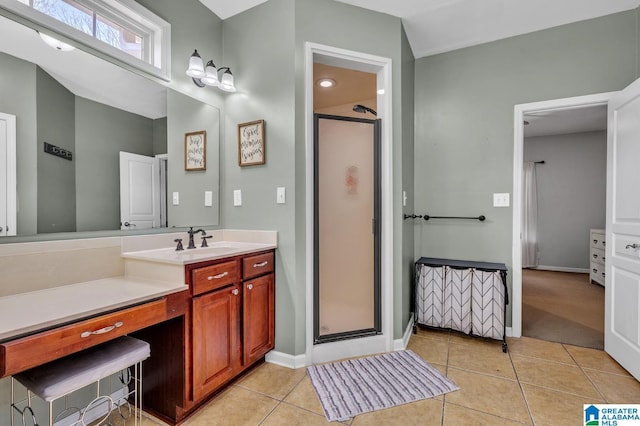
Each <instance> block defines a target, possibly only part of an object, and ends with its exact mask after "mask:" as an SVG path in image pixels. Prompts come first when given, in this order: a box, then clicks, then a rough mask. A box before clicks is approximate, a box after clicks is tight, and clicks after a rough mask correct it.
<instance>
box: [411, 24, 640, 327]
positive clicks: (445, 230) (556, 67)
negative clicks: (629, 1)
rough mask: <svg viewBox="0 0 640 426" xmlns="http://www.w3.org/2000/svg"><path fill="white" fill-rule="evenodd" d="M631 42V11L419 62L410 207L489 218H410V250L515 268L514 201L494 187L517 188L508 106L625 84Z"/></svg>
mask: <svg viewBox="0 0 640 426" xmlns="http://www.w3.org/2000/svg"><path fill="white" fill-rule="evenodd" d="M636 49H637V35H636V11H629V12H624V13H618V14H614V15H609V16H605V17H601V18H598V19H593V20H589V21H584V22H578V23H573V24H569V25H563V26H560V27H556V28H551V29H548V30H544V31H539V32H535V33H531V34H526V35H522V36H518V37H513V38H509V39H505V40H500V41H496V42H493V43H488V44H484V45H480V46H476V47H470V48H467V49H461V50H457V51H453V52H450V53H444V54H440V55H436V56H431V57H426V58H422V59H419V60H417V61H416V77H415V78H416V82H415V88H416V90H415V96H416V111H415V113H416V126H415V140H416V144H415V191H416V195H415V197H416V201H415V211H416V212H417V213H420V214H424V213H428V214H431V215H436V214H437V215H453V216H477V215H480V214H484V215H486V216H487V221H486V222H484V223H480V222H467V221H465V222H457V221H443V220H440V221H430V222H427V223H425V222H422V223H419V224H416V227H415V255H416V257H419V256H434V257H443V258H457V259H469V260H484V261H493V262H504V263H506V265H507V267H509V268H511V260H512V259H511V245H512V242H511V239H512V230H511V228H512V209H511V208H494V207H492V201H493V198H492V193H494V192H508V193H512V191H513V108H514V105H516V104H522V103H527V102H533V101H540V100H547V99H556V98H564V97H571V96H579V95H587V94H592V93H600V92H608V91H615V90H619V89H622V88H623V87H625V86H626V85H628V84H629V83H631V82H632V81H633V80H634V78H635V77H636ZM509 277H511V275H509ZM509 282H510V278H509ZM509 286H510V284H509ZM510 316H511V314H510V310H509V313H508V319H509V320H510Z"/></svg>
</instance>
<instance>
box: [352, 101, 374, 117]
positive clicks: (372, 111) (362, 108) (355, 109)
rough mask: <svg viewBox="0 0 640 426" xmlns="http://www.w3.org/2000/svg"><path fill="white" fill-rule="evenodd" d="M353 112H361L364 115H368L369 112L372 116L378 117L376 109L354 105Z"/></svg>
mask: <svg viewBox="0 0 640 426" xmlns="http://www.w3.org/2000/svg"><path fill="white" fill-rule="evenodd" d="M353 110H354V111H355V112H361V113H363V114H366V113H367V112H370V113H371V114H373V115H375V116H376V117H377V116H378V113H377V112H376V111H375V110H374V109H371V108H369V107H366V106H364V105H360V104H356V105H354V106H353Z"/></svg>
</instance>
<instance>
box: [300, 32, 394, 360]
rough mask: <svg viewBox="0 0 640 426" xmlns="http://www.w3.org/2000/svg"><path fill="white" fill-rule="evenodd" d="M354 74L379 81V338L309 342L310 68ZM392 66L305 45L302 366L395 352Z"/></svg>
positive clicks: (311, 217) (367, 57) (311, 233)
mask: <svg viewBox="0 0 640 426" xmlns="http://www.w3.org/2000/svg"><path fill="white" fill-rule="evenodd" d="M314 60H319V61H320V62H322V63H324V64H326V65H332V66H338V67H342V68H349V69H355V70H358V71H364V72H370V73H374V74H376V75H377V90H378V95H377V112H378V115H377V118H379V119H381V120H382V126H381V134H380V136H381V137H380V157H381V159H380V203H381V209H380V222H381V223H380V231H381V232H380V242H381V253H380V307H381V333H380V334H378V335H376V336H369V337H361V338H358V339H354V340H346V341H340V342H331V343H323V344H320V345H314V342H313V316H314V312H313V310H314V309H313V306H314V298H313V297H314V296H313V283H314V268H313V264H314V256H315V253H314V244H315V242H314V209H315V206H314V161H315V159H314V154H313V127H314V124H313V123H314V119H313V84H314V82H313V63H314ZM391 68H392V61H391V59H390V58H385V57H381V56H375V55H369V54H366V53H360V52H355V51H351V50H346V49H340V48H336V47H332V46H326V45H322V44H317V43H311V42H306V43H305V142H306V143H305V152H306V164H305V192H306V194H305V212H306V213H305V220H306V232H305V235H306V245H305V254H306V255H305V263H306V265H307V266H306V268H305V269H306V280H305V281H306V286H305V290H306V294H305V299H306V303H305V310H306V312H305V323H306V324H305V336H306V337H305V342H306V345H305V346H306V352H305V364H306V365H311V364H315V363H320V362H328V361H334V360H337V359H341V358H346V357H352V356H361V355H370V354H374V353H380V352H388V351H391V350H393V149H392V148H393V146H392V139H393V137H392V129H393V117H392V99H393V96H392V84H391V83H392V79H391V72H392V70H391Z"/></svg>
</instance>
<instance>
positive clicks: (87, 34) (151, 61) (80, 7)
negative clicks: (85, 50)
mask: <svg viewBox="0 0 640 426" xmlns="http://www.w3.org/2000/svg"><path fill="white" fill-rule="evenodd" d="M7 3H13V4H14V7H13V8H11V9H12V11H13V12H16V13H18V14H19V15H22V16H25V17H28V18H29V19H30V20H34V21H35V22H37V23H38V24H42V25H43V26H45V27H47V28H51V29H53V30H56V31H57V32H60V33H61V34H63V35H64V36H66V37H69V38H70V39H73V40H77V41H80V42H81V43H84V44H87V45H89V46H90V47H92V48H95V49H97V50H100V51H102V52H104V53H107V54H109V55H110V56H113V57H115V58H116V59H119V60H122V61H124V62H127V63H129V64H131V65H133V66H136V67H137V68H141V69H143V70H145V71H149V72H151V73H152V74H154V75H156V76H159V77H162V78H164V79H167V80H168V79H169V78H170V71H169V64H170V60H169V56H170V28H171V27H170V25H169V23H167V22H165V21H164V20H162V19H161V18H160V17H158V16H156V15H154V14H153V13H152V12H150V11H149V10H147V9H145V8H144V7H142V6H141V5H140V4H138V3H136V2H135V1H133V0H0V5H6V4H7ZM60 24H63V25H60ZM52 27H53V28H52ZM132 59H133V60H132ZM141 63H143V64H145V65H141Z"/></svg>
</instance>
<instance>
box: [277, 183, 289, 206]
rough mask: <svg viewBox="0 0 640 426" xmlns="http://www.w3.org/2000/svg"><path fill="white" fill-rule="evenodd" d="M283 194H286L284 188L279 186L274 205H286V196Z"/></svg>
mask: <svg viewBox="0 0 640 426" xmlns="http://www.w3.org/2000/svg"><path fill="white" fill-rule="evenodd" d="M285 194H286V192H285V189H284V186H279V187H278V188H277V189H276V203H278V204H284V203H286V202H287V199H286V195H285Z"/></svg>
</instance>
